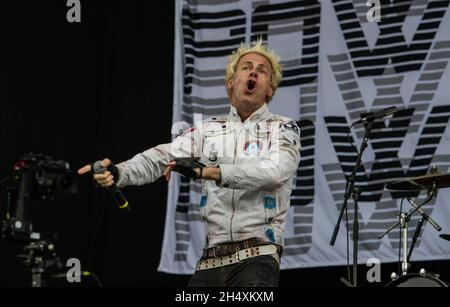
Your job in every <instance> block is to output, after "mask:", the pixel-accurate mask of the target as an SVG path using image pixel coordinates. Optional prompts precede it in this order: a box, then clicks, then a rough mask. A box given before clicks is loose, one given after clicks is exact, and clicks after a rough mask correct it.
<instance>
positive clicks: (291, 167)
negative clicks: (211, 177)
mask: <svg viewBox="0 0 450 307" xmlns="http://www.w3.org/2000/svg"><path fill="white" fill-rule="evenodd" d="M299 163H300V129H299V128H298V126H297V124H296V123H295V122H294V121H291V122H289V123H287V124H281V125H280V126H279V128H278V129H275V131H274V132H273V133H272V137H271V146H270V150H269V153H268V156H267V158H263V159H261V160H260V161H259V163H258V164H256V165H255V164H245V162H244V163H243V164H222V165H220V166H219V167H220V171H221V182H220V183H219V186H221V187H225V188H231V189H248V190H265V191H273V190H275V189H277V188H279V187H281V186H282V185H283V184H284V183H286V181H287V180H290V179H292V177H293V176H294V175H295V173H296V171H297V168H298V164H299Z"/></svg>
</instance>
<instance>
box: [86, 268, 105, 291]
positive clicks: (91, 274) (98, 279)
mask: <svg viewBox="0 0 450 307" xmlns="http://www.w3.org/2000/svg"><path fill="white" fill-rule="evenodd" d="M83 276H92V277H93V278H94V279H95V281H96V282H97V284H98V286H99V287H103V285H102V283H101V282H100V278H98V276H97V275H95V274H94V273H92V272H89V271H83Z"/></svg>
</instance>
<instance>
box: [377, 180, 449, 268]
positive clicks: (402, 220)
mask: <svg viewBox="0 0 450 307" xmlns="http://www.w3.org/2000/svg"><path fill="white" fill-rule="evenodd" d="M436 196H437V188H436V183H435V182H433V187H432V188H431V189H430V190H428V192H427V198H426V199H425V200H424V201H423V202H422V203H421V204H420V205H417V204H416V203H415V202H414V201H412V200H410V199H409V198H408V201H409V202H410V203H411V205H412V206H413V208H414V209H411V210H410V211H409V212H408V213H406V212H401V213H400V215H399V221H398V222H396V223H395V224H394V225H392V226H391V227H389V228H388V230H386V231H385V232H384V233H383V234H382V235H380V236H379V237H378V239H381V238H383V237H384V236H385V235H386V234H388V233H389V232H390V231H391V230H392V229H394V228H395V227H397V225H400V229H401V232H402V254H403V261H402V275H406V274H408V270H409V267H410V264H409V256H408V222H409V220H410V219H411V216H412V215H413V214H414V213H415V212H416V211H419V212H420V213H421V214H422V216H423V218H424V219H425V220H426V221H430V223H431V221H433V223H431V224H432V225H433V227H435V226H437V227H438V228H439V229H440V226H439V225H438V224H437V223H436V222H435V221H434V220H432V219H431V217H429V216H428V214H426V213H425V211H423V210H422V209H421V207H422V206H423V205H425V204H427V203H428V202H430V201H431V200H432V199H433V198H435V197H436ZM418 226H419V227H421V225H418ZM419 230H420V229H419ZM416 232H417V231H416ZM412 248H413V247H412Z"/></svg>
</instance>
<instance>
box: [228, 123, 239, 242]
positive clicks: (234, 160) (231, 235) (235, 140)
mask: <svg viewBox="0 0 450 307" xmlns="http://www.w3.org/2000/svg"><path fill="white" fill-rule="evenodd" d="M237 139H238V135H237V132H236V130H235V131H234V157H233V165H234V164H235V163H236V152H237ZM231 207H232V208H233V213H232V214H231V218H230V239H231V241H233V217H234V211H235V206H234V189H233V192H232V194H231Z"/></svg>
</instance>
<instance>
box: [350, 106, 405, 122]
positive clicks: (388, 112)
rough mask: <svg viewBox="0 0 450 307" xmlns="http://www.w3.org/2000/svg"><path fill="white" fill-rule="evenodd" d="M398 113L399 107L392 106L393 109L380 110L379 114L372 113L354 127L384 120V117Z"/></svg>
mask: <svg viewBox="0 0 450 307" xmlns="http://www.w3.org/2000/svg"><path fill="white" fill-rule="evenodd" d="M397 111H398V109H397V107H396V106H392V107H389V108H385V109H381V110H379V111H377V112H371V113H369V114H368V115H367V116H366V117H363V118H361V119H360V120H358V121H357V122H355V123H354V124H353V125H357V124H363V123H364V124H365V123H368V122H370V121H374V120H376V119H378V118H383V117H386V116H389V115H391V114H393V113H395V112H397ZM353 125H352V126H353Z"/></svg>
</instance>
